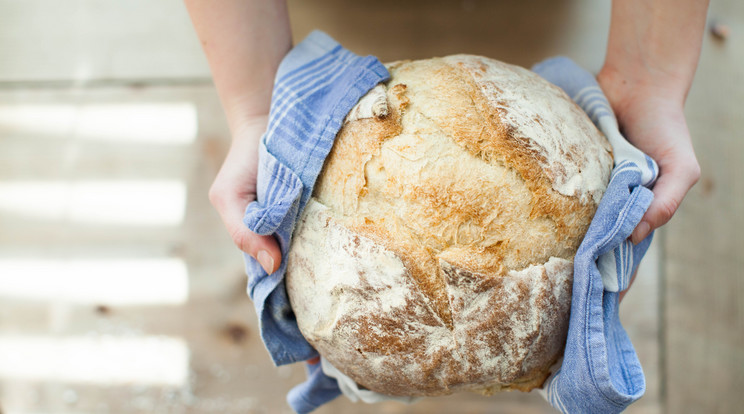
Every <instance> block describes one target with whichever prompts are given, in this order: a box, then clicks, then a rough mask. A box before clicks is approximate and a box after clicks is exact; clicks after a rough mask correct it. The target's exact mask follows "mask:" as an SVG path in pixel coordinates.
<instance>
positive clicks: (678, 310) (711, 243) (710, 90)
mask: <svg viewBox="0 0 744 414" xmlns="http://www.w3.org/2000/svg"><path fill="white" fill-rule="evenodd" d="M709 15H710V18H711V20H714V19H718V20H719V21H722V22H724V23H726V24H728V25H729V26H730V27H731V29H732V30H731V35H730V36H729V38H728V39H726V40H725V41H720V40H718V39H715V38H714V37H713V36H712V35H711V34H710V33H706V37H705V39H704V42H703V53H702V57H701V60H700V65H699V68H698V73H697V75H696V80H695V83H694V85H693V88H692V90H691V92H690V95H689V98H688V104H687V108H686V113H687V117H688V123H689V126H690V132H691V134H692V138H693V142H694V145H695V148H696V151H697V156H698V161H699V162H700V165H701V167H702V171H703V173H702V178H701V180H700V182H699V183H698V185H697V186H696V187H694V188H693V190H692V191H691V193H690V194H689V195H688V196H687V198H686V199H685V202H684V203H683V204H682V206H681V208H680V209H679V211H678V212H677V214H676V215H675V217H674V219H673V220H672V222H671V223H670V224H669V225H668V226H667V229H666V234H665V240H666V245H665V249H664V253H665V260H664V265H665V269H666V272H665V275H666V278H665V285H666V289H665V293H666V296H665V307H664V314H665V318H664V323H665V327H666V329H665V336H664V342H665V350H666V357H665V364H664V365H665V378H666V401H665V402H666V409H667V412H669V413H735V412H741V410H742V407H744V393H742V392H741V390H742V389H744V300H742V296H744V270H742V269H744V255H743V254H742V252H744V233H742V231H743V230H744V181H742V177H744V168H743V167H742V165H744V140H742V135H743V132H742V131H744V117H742V102H743V101H744V83H742V80H744V69H742V68H744V47H742V46H744V4H742V3H741V2H738V1H717V2H715V1H714V2H713V4H712V5H711V10H710V13H709Z"/></svg>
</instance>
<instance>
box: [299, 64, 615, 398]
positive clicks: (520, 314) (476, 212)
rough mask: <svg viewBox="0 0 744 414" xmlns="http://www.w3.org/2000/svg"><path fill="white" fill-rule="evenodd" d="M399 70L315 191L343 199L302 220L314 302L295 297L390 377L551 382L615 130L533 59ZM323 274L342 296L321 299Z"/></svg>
mask: <svg viewBox="0 0 744 414" xmlns="http://www.w3.org/2000/svg"><path fill="white" fill-rule="evenodd" d="M389 70H390V72H391V75H392V77H391V80H390V81H389V82H388V84H387V85H386V86H387V100H388V111H387V115H386V116H384V117H372V118H366V119H355V120H351V121H349V122H347V123H346V124H345V125H344V126H343V128H342V129H341V131H340V132H339V134H338V136H337V138H336V142H335V144H334V147H333V149H332V151H331V154H330V155H329V157H328V159H327V160H326V163H325V166H324V169H323V172H322V174H321V176H320V177H319V179H318V182H317V185H316V188H315V192H314V194H313V196H314V199H313V200H315V201H313V202H312V203H315V204H318V205H323V206H326V207H327V209H326V210H323V211H322V212H321V211H318V210H317V209H309V211H311V213H307V214H306V215H305V216H304V217H303V223H305V222H306V223H308V224H307V225H306V226H304V228H306V230H304V231H300V229H298V230H297V231H296V232H295V240H296V242H295V244H293V247H292V252H291V253H290V264H289V268H288V274H287V280H288V291H289V293H290V298H291V300H292V304H293V307H296V308H300V309H305V311H306V312H308V314H309V315H313V316H312V317H308V316H304V317H303V316H302V315H301V311H300V312H297V313H298V323H299V325H300V329H301V330H302V332H303V334H304V335H305V336H306V337H307V338H308V340H309V341H310V343H311V344H313V345H314V346H315V347H317V348H318V350H319V351H320V352H321V354H323V355H324V356H326V358H328V359H329V361H331V363H333V365H334V366H336V367H337V368H339V369H340V370H341V371H342V372H344V373H345V374H347V375H348V376H350V377H351V378H352V379H354V380H355V381H357V382H358V383H360V384H361V385H363V386H365V387H367V388H369V389H372V390H374V391H378V392H382V393H386V394H391V395H440V394H447V393H450V392H452V391H454V390H458V389H473V390H480V391H482V392H484V393H490V392H495V391H497V390H501V389H520V390H528V389H531V388H532V387H534V386H538V385H539V384H541V383H542V382H543V381H544V379H545V378H546V376H547V373H548V368H549V367H550V365H551V364H552V363H553V362H554V361H555V360H556V358H557V357H558V356H559V354H560V352H561V347H562V344H563V341H564V340H565V331H566V327H567V325H566V324H567V318H568V314H567V312H568V301H569V299H570V279H571V273H572V272H571V269H570V261H571V259H572V257H573V255H574V254H575V251H576V249H577V247H578V245H579V243H580V241H581V238H582V237H583V235H584V233H585V232H586V229H587V227H588V225H589V223H590V221H591V218H592V216H593V214H594V211H595V209H596V204H597V200H598V195H599V196H601V192H602V191H603V187H601V186H599V185H598V184H597V182H598V181H602V182H601V183H600V184H601V185H602V186H603V185H606V182H607V180H608V178H609V171H610V168H611V157H610V154H609V151H608V145H607V143H606V142H605V140H604V137H602V136H601V134H600V133H599V132H598V131H597V130H596V128H594V127H593V126H592V124H591V122H590V121H589V120H588V119H587V118H586V116H585V115H584V114H583V112H581V110H580V109H578V108H577V107H576V106H575V105H574V104H573V102H571V101H570V99H569V98H568V97H566V96H565V94H562V92H560V91H559V90H557V88H555V87H553V86H552V85H549V84H548V83H547V82H545V81H544V80H541V79H539V78H537V77H536V75H529V74H526V73H524V70H522V69H517V68H514V67H509V66H508V65H504V64H502V63H500V62H495V61H490V60H487V59H484V58H477V57H469V56H454V57H448V58H443V59H430V60H426V61H417V62H396V63H395V64H392V65H390V66H389ZM497 75H498V76H497ZM515 90H516V91H518V92H519V93H517V95H519V94H520V93H522V94H533V95H528V96H538V98H539V99H537V101H536V102H537V103H536V104H534V105H533V106H532V107H530V106H529V105H530V102H527V103H522V102H523V101H526V100H527V101H528V100H529V99H530V98H520V97H519V96H517V98H515V96H516V95H515V92H514V91H515ZM520 99H521V100H520ZM520 105H522V106H520ZM543 107H545V108H549V109H550V110H545V109H544V108H543ZM541 108H543V109H541ZM525 114H528V115H529V116H527V115H525ZM582 117H583V118H582ZM566 123H568V124H570V125H571V127H570V128H569V129H565V126H564V125H562V124H566ZM535 131H538V132H539V134H537V133H536V132H535ZM530 134H537V135H535V136H530ZM556 134H558V136H556ZM560 134H565V135H566V136H565V137H564V136H560ZM590 159H591V160H590ZM316 201H317V203H316ZM321 217H322V220H323V222H322V223H313V222H312V220H321ZM307 229H312V230H307ZM355 240H356V241H355ZM360 240H361V241H360ZM319 243H335V244H334V246H336V248H331V247H329V246H328V245H324V246H325V247H322V248H321V247H318V246H316V247H315V248H311V247H310V246H313V245H318V244H319ZM295 245H297V246H299V247H296V246H295ZM302 246H304V247H302ZM360 246H361V247H360ZM318 249H320V250H322V249H327V251H325V253H324V254H319V253H318ZM334 249H336V250H334ZM361 251H364V252H366V253H365V254H367V256H368V257H366V258H365V257H364V255H363V254H361V253H360V252H361ZM318 255H320V256H321V257H314V256H318ZM330 257H333V260H335V261H336V262H334V266H333V268H332V269H331V270H329V272H336V273H339V272H340V273H341V274H344V275H347V276H346V277H347V278H348V279H350V280H354V281H355V283H356V284H351V285H350V284H347V283H346V282H345V281H344V280H345V279H338V278H336V277H335V276H334V277H331V276H323V275H324V274H325V273H327V272H325V271H324V270H322V269H325V267H324V266H326V264H325V263H324V262H323V261H328V260H330ZM370 257H378V259H379V260H382V262H385V263H387V265H386V266H387V267H384V266H383V267H379V266H378V265H377V264H375V263H373V262H369V263H368V262H367V261H369V260H371V259H370ZM346 258H349V260H348V261H346ZM381 258H382V259H381ZM383 259H384V260H383ZM342 262H343V263H346V264H345V265H342V264H341V263H342ZM324 272H325V273H324ZM326 278H328V279H326ZM339 286H343V288H340V287H339ZM396 289H397V290H396ZM325 291H333V292H335V293H333V294H332V295H331V297H330V299H328V300H329V302H328V303H331V304H333V305H332V306H331V305H328V306H326V307H324V306H321V305H319V304H318V303H317V302H318V297H317V294H318V293H319V292H325ZM567 292H569V293H568V294H567ZM396 295H398V296H400V297H398V296H396ZM392 298H398V299H399V300H398V299H396V300H398V301H397V302H396V301H395V300H394V299H392ZM380 301H383V303H379V302H380ZM385 301H387V302H390V303H397V305H396V306H387V305H385V303H384V302H385ZM365 306H366V307H367V308H365ZM321 309H323V310H322V311H321ZM328 312H330V313H331V314H332V316H327V315H326V313H328ZM515 330H518V331H519V334H516V333H515V332H516V331H515ZM486 365H487V367H486ZM407 367H414V369H413V371H411V372H408V373H406V374H401V370H405V369H407Z"/></svg>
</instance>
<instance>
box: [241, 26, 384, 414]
mask: <svg viewBox="0 0 744 414" xmlns="http://www.w3.org/2000/svg"><path fill="white" fill-rule="evenodd" d="M389 76H390V75H389V74H388V71H387V69H385V66H384V65H382V63H380V61H379V60H377V58H375V57H373V56H367V57H360V56H357V55H355V54H353V53H351V52H349V51H348V50H346V49H344V48H343V47H341V45H339V44H338V43H337V42H336V41H335V40H333V39H332V38H330V37H329V36H328V35H326V34H325V33H322V32H319V31H315V32H313V33H311V34H310V35H309V36H308V37H307V38H306V39H305V40H304V41H302V42H301V43H300V44H298V45H297V46H296V47H294V48H293V49H292V50H291V51H290V52H289V54H288V55H287V56H286V57H285V58H284V60H283V61H282V63H281V64H280V66H279V69H278V72H277V76H276V79H275V82H274V90H273V95H272V101H271V110H270V113H269V123H268V127H267V130H266V133H265V134H264V136H263V137H262V139H261V143H260V145H259V165H258V176H257V188H256V190H257V191H256V201H254V202H252V203H250V204H249V205H248V207H247V209H246V212H245V216H244V218H243V222H244V223H245V225H246V226H247V227H248V228H249V229H251V230H252V231H254V232H255V233H258V234H262V235H270V234H273V235H275V237H276V238H277V240H278V241H279V246H280V248H281V252H282V263H281V265H280V267H279V269H278V270H277V271H276V272H274V273H272V274H270V275H268V274H266V272H265V271H264V270H263V269H262V268H261V266H260V265H259V263H258V262H257V261H256V260H254V259H253V258H252V257H250V256H249V255H247V254H246V255H244V258H245V264H246V273H247V274H248V294H249V295H250V297H251V299H252V300H253V304H254V306H255V308H256V314H257V315H258V321H259V327H260V331H261V339H262V340H263V342H264V344H265V345H266V348H267V350H268V351H269V354H270V355H271V358H272V359H273V361H274V363H275V364H277V365H283V364H289V363H293V362H297V361H305V360H307V359H309V358H312V357H315V356H317V355H318V353H317V352H316V351H315V349H313V348H312V346H310V344H309V343H308V342H307V341H306V340H305V338H304V337H303V336H302V334H301V333H300V330H299V328H298V327H297V322H296V321H295V318H294V314H293V313H292V309H291V306H290V303H289V299H288V297H287V293H286V290H285V288H284V273H285V271H286V268H287V262H286V258H287V252H288V251H289V245H290V238H291V236H292V230H293V229H294V226H295V223H296V221H297V220H298V218H299V216H300V214H301V213H302V211H303V209H304V207H305V204H306V203H307V201H308V199H309V198H310V195H311V194H312V190H313V186H314V185H315V180H316V178H317V177H318V175H319V174H320V170H321V168H322V167H323V162H324V161H325V158H326V156H327V155H328V153H329V152H330V150H331V147H332V146H333V141H334V139H335V137H336V133H337V132H338V131H339V130H340V129H341V126H342V124H343V120H344V118H345V117H346V114H347V113H348V112H349V111H350V110H351V108H352V107H353V106H354V105H356V103H357V102H358V101H359V99H360V98H361V97H362V96H364V95H365V94H366V93H367V92H368V91H369V90H370V89H372V88H373V87H374V86H375V85H377V84H378V83H380V82H383V81H385V80H387V79H388V78H389ZM319 367H320V364H317V365H316V366H313V367H309V372H308V376H309V379H308V381H307V382H306V383H305V384H302V385H301V386H299V387H298V388H297V389H295V390H293V392H291V393H290V395H289V396H288V401H289V403H290V405H291V406H292V407H293V408H294V409H295V410H296V411H297V412H299V413H305V412H309V411H311V410H313V409H314V408H316V407H318V406H319V405H321V404H323V403H325V402H327V401H329V400H331V399H333V398H335V397H336V396H338V395H339V394H340V391H339V388H338V385H337V384H336V382H335V380H334V379H332V378H329V377H327V376H325V375H324V374H323V372H322V371H321V370H320V369H319Z"/></svg>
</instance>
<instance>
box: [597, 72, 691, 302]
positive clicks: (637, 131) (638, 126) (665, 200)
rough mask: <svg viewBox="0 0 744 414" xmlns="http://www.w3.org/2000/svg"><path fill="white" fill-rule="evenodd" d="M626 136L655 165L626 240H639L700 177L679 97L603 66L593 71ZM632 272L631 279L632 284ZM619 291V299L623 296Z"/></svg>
mask: <svg viewBox="0 0 744 414" xmlns="http://www.w3.org/2000/svg"><path fill="white" fill-rule="evenodd" d="M597 81H598V82H599V84H600V86H601V88H602V90H603V91H604V93H605V95H606V96H607V98H608V100H609V101H610V105H611V106H612V109H613V111H614V112H615V115H616V116H617V120H618V123H619V125H620V129H621V131H622V133H623V135H624V136H625V138H626V139H627V140H628V141H629V142H630V143H632V144H633V145H635V146H636V147H637V148H638V149H640V150H641V151H643V152H645V153H646V154H648V155H649V156H650V157H651V158H653V159H654V160H655V161H656V163H657V164H658V165H659V178H658V179H657V181H656V183H655V184H654V187H653V193H654V200H653V201H652V202H651V205H650V206H649V208H648V210H647V211H646V213H645V214H644V215H643V218H642V219H641V222H640V223H639V224H638V225H637V226H636V228H635V230H634V231H633V233H632V235H631V237H630V239H631V241H632V242H633V243H635V244H638V243H639V242H640V241H641V240H643V239H645V238H646V237H647V236H648V235H649V234H650V233H651V232H652V231H653V230H655V229H657V228H659V227H660V226H662V225H664V224H666V223H667V222H668V221H669V220H670V219H671V218H672V216H673V215H674V213H675V212H676V211H677V208H678V207H679V205H680V204H681V203H682V199H684V197H685V195H686V194H687V192H688V191H689V190H690V188H692V186H693V185H694V184H695V183H696V182H697V181H698V179H699V178H700V166H699V164H698V162H697V159H696V158H695V152H694V150H693V148H692V141H691V139H690V132H689V130H688V128H687V123H686V121H685V116H684V112H683V106H684V97H678V96H676V95H674V94H673V93H672V92H671V91H669V90H666V89H664V88H663V87H660V86H659V85H657V84H651V83H644V82H638V81H636V82H633V81H631V80H629V79H627V78H623V77H622V76H620V75H619V74H617V73H613V72H612V71H609V70H604V69H603V71H601V72H600V73H599V75H598V76H597ZM634 279H635V275H633V278H632V279H631V281H630V283H631V284H632V283H633V280H634ZM624 294H625V293H624V292H622V293H621V294H620V298H621V299H622V297H623V296H624Z"/></svg>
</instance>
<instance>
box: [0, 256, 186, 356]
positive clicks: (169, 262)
mask: <svg viewBox="0 0 744 414" xmlns="http://www.w3.org/2000/svg"><path fill="white" fill-rule="evenodd" d="M0 297H6V298H20V299H27V300H34V301H50V302H55V303H74V304H106V305H116V306H122V305H180V304H183V303H186V301H187V300H188V297H189V278H188V268H187V266H186V264H185V263H184V261H183V260H181V259H175V258H162V259H137V258H132V259H111V260H103V259H84V260H82V259H81V260H74V259H71V260H47V259H43V258H33V259H0ZM0 369H2V368H0Z"/></svg>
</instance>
